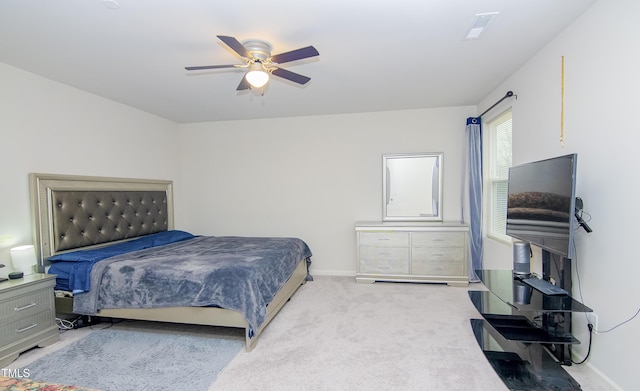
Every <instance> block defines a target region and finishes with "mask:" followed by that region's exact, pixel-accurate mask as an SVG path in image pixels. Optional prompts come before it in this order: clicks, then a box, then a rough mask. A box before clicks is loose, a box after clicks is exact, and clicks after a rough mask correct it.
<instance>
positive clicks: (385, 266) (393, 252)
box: [359, 247, 409, 274]
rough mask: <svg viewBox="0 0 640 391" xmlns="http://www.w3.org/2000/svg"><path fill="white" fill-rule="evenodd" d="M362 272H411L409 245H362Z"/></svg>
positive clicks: (360, 261) (360, 269) (360, 260)
mask: <svg viewBox="0 0 640 391" xmlns="http://www.w3.org/2000/svg"><path fill="white" fill-rule="evenodd" d="M359 263H360V265H359V266H360V267H359V272H360V273H376V274H409V248H408V247H360V259H359Z"/></svg>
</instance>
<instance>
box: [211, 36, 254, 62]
mask: <svg viewBox="0 0 640 391" xmlns="http://www.w3.org/2000/svg"><path fill="white" fill-rule="evenodd" d="M217 37H218V38H220V40H221V41H222V42H224V43H226V44H227V46H229V47H230V48H231V49H233V51H235V52H236V53H238V54H239V55H240V57H244V58H253V56H252V55H251V53H249V51H248V50H247V48H245V47H244V46H243V45H242V44H241V43H240V41H238V40H237V39H235V38H233V37H227V36H226V35H218V36H217Z"/></svg>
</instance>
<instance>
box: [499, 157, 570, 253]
mask: <svg viewBox="0 0 640 391" xmlns="http://www.w3.org/2000/svg"><path fill="white" fill-rule="evenodd" d="M577 159H578V155H577V154H570V155H565V156H558V157H555V158H551V159H545V160H540V161H536V162H532V163H526V164H522V165H519V166H514V167H511V168H510V169H509V182H508V183H509V185H508V186H509V187H508V189H509V190H508V200H507V232H506V233H507V235H509V236H511V237H513V238H516V239H519V240H522V241H525V242H529V243H531V244H532V245H535V246H538V247H540V248H542V249H543V250H547V251H550V252H552V253H554V254H558V255H560V256H563V257H565V258H569V259H571V258H572V257H573V250H574V246H573V233H574V229H575V225H576V220H575V218H574V215H575V202H576V194H575V192H576V167H577Z"/></svg>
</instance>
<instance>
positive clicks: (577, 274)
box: [571, 215, 640, 364]
mask: <svg viewBox="0 0 640 391" xmlns="http://www.w3.org/2000/svg"><path fill="white" fill-rule="evenodd" d="M589 220H591V218H590V215H589ZM587 221H588V220H587ZM573 253H574V254H575V257H574V259H575V260H576V276H577V277H578V294H579V295H580V301H581V302H583V303H584V298H583V297H582V283H581V281H580V271H579V269H578V250H577V249H576V244H575V242H574V243H573ZM638 314H640V308H638V310H637V311H636V313H635V314H633V316H631V317H630V318H629V319H627V320H625V321H622V322H620V323H618V324H617V325H615V326H613V327H611V328H609V329H607V330H595V327H594V326H593V324H591V323H589V318H588V317H587V313H586V312H585V313H584V316H585V318H586V319H587V328H588V329H589V345H588V347H587V355H586V356H585V358H584V359H583V360H582V361H580V362H574V361H573V360H571V362H572V363H574V364H583V363H584V362H585V361H587V359H588V358H589V354H591V340H592V337H593V333H596V334H604V333H609V332H611V331H613V330H615V329H617V328H618V327H620V326H622V325H623V324H625V323H628V322H630V321H632V320H633V319H634V318H635V317H637V316H638Z"/></svg>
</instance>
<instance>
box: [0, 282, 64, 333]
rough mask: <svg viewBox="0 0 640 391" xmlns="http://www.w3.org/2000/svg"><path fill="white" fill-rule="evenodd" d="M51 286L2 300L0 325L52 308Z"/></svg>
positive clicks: (0, 304) (0, 303)
mask: <svg viewBox="0 0 640 391" xmlns="http://www.w3.org/2000/svg"><path fill="white" fill-rule="evenodd" d="M51 295H52V292H51V289H50V288H45V289H41V290H38V291H35V292H30V293H27V294H23V295H20V296H17V297H12V298H10V299H7V300H4V301H2V302H0V325H4V324H7V323H10V322H12V321H13V320H14V319H19V318H21V317H25V316H29V315H31V314H36V313H38V312H42V311H43V310H50V309H52V308H51V302H52V300H53V299H52V297H51Z"/></svg>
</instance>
